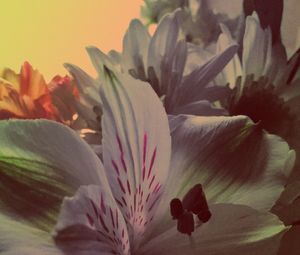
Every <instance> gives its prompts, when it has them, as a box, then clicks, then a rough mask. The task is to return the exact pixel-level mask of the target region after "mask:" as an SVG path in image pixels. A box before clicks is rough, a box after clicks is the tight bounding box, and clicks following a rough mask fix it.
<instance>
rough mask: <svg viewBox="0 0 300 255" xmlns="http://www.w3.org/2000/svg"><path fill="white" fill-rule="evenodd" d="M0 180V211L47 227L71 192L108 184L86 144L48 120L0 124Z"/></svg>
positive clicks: (4, 122)
mask: <svg viewBox="0 0 300 255" xmlns="http://www.w3.org/2000/svg"><path fill="white" fill-rule="evenodd" d="M0 176H1V180H2V182H1V192H0V201H1V203H0V206H1V205H2V206H3V205H6V206H8V207H9V208H10V209H12V210H13V212H17V213H18V214H19V215H21V216H24V217H25V219H26V220H29V221H31V220H33V218H39V219H41V220H42V221H44V220H45V221H46V222H44V223H46V225H47V223H49V222H51V223H53V221H54V220H55V217H54V218H53V216H54V215H53V213H54V214H56V212H57V210H58V207H59V205H60V203H61V201H62V198H63V197H64V196H65V195H66V194H69V192H70V191H71V190H74V189H77V188H78V187H79V186H80V185H81V184H93V183H94V184H100V183H101V184H103V185H105V183H107V180H106V178H105V173H104V170H103V166H102V164H101V162H100V160H99V159H98V157H97V155H96V154H95V153H94V152H93V151H92V149H91V148H90V147H89V145H88V144H87V143H85V142H84V141H83V140H82V139H80V137H79V136H77V134H76V133H75V132H74V131H72V130H71V129H69V128H67V127H66V126H63V125H61V124H58V123H56V122H51V121H47V120H34V121H24V120H10V121H1V122H0ZM106 185H107V186H108V184H106ZM45 227H46V226H45Z"/></svg>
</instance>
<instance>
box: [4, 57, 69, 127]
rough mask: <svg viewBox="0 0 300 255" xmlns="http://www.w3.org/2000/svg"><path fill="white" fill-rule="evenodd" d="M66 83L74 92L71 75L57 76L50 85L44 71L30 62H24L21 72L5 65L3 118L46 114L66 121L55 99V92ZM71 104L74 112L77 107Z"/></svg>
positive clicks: (49, 117) (50, 117) (47, 117)
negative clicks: (40, 70)
mask: <svg viewBox="0 0 300 255" xmlns="http://www.w3.org/2000/svg"><path fill="white" fill-rule="evenodd" d="M62 87H66V88H64V89H66V90H67V91H70V94H72V91H71V89H70V88H71V79H70V77H68V76H65V77H60V76H55V77H54V78H53V79H52V81H51V82H50V83H49V85H47V83H46V81H45V79H44V77H43V76H42V74H41V73H40V72H39V71H38V70H35V69H33V68H32V66H31V65H30V64H29V63H28V62H25V63H24V64H23V66H22V67H21V71H20V74H16V73H15V72H14V71H12V70H10V69H5V70H4V71H3V72H2V74H1V73H0V119H7V118H20V119H38V118H45V119H50V120H55V121H59V122H64V123H66V122H67V120H66V118H64V117H63V116H61V114H60V111H59V110H58V109H59V107H57V106H56V105H55V103H54V100H53V93H56V92H57V90H58V89H61V88H62ZM56 94H57V93H56ZM56 98H58V96H57V95H56ZM56 101H57V100H56ZM61 101H62V100H61ZM69 108H70V107H69ZM69 108H68V110H69V115H72V113H71V112H73V109H69ZM68 117H69V116H68Z"/></svg>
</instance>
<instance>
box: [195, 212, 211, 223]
mask: <svg viewBox="0 0 300 255" xmlns="http://www.w3.org/2000/svg"><path fill="white" fill-rule="evenodd" d="M197 216H198V219H199V220H200V221H202V222H203V223H205V222H208V221H209V219H210V217H211V212H210V211H209V210H207V211H201V212H200V213H198V214H197Z"/></svg>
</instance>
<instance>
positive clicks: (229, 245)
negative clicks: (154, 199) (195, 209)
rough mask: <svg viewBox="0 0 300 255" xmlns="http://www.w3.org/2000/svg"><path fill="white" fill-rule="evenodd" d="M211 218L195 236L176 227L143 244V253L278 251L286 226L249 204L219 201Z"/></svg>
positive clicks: (210, 254)
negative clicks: (181, 231) (188, 234)
mask: <svg viewBox="0 0 300 255" xmlns="http://www.w3.org/2000/svg"><path fill="white" fill-rule="evenodd" d="M210 210H211V212H212V217H211V219H210V220H209V221H208V222H207V223H204V224H202V225H200V226H199V227H197V228H196V229H195V232H193V233H192V236H191V237H188V236H187V235H184V234H181V233H179V232H178V231H177V229H176V228H172V229H170V230H168V231H166V232H164V233H162V234H161V235H158V236H156V237H154V238H153V239H152V240H150V241H148V243H146V244H145V245H144V246H142V247H141V251H140V253H139V254H143V255H148V254H149V255H150V254H162V255H167V254H175V255H176V254H178V255H179V254H186V255H189V254H191V255H192V254H205V255H222V254H224V255H225V254H226V255H227V254H231V255H235V254H236V255H240V254H247V255H253V254H255V255H265V254H270V255H272V254H274V255H275V254H277V251H278V248H279V245H280V240H281V237H282V235H283V234H284V231H285V230H286V228H285V227H284V226H283V224H282V223H281V222H280V221H279V220H278V219H277V217H276V216H275V215H272V214H271V213H268V212H259V211H257V210H254V209H252V208H250V207H248V206H244V205H232V204H215V205H212V206H211V208H210Z"/></svg>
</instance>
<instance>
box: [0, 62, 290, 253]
mask: <svg viewBox="0 0 300 255" xmlns="http://www.w3.org/2000/svg"><path fill="white" fill-rule="evenodd" d="M102 77H103V79H104V80H103V81H102V84H103V85H102V87H101V92H100V93H101V101H102V104H103V118H102V135H103V142H102V144H103V165H102V163H101V161H100V160H99V158H98V157H97V156H96V154H95V153H94V152H93V151H92V150H91V148H90V147H89V145H88V144H86V143H85V142H84V141H83V140H81V139H80V138H79V137H78V136H77V135H76V133H74V132H73V131H72V130H70V129H69V128H67V127H66V126H63V125H60V124H58V123H55V122H50V121H4V122H0V141H1V146H0V163H1V164H0V165H1V167H0V171H1V172H0V174H1V179H3V180H5V181H4V182H3V185H2V186H1V190H0V196H1V197H0V198H1V200H0V201H1V204H0V205H1V209H2V210H1V212H2V213H3V214H4V213H8V214H10V215H11V216H10V217H15V216H16V214H17V215H19V216H18V217H20V215H22V216H23V218H19V219H22V222H23V223H21V222H16V221H14V220H13V219H9V218H8V216H4V215H2V216H1V217H0V223H1V228H0V247H1V249H2V250H4V251H5V252H7V253H8V254H19V253H20V251H22V253H23V254H35V253H36V254H41V253H42V254H74V255H76V254H81V255H83V254H95V255H96V254H145V255H146V254H158V253H160V254H170V253H171V254H195V253H196V254H200V253H204V254H241V253H243V254H249V255H250V254H266V252H267V253H268V254H276V251H277V249H278V246H279V242H280V237H281V235H282V234H283V233H284V230H285V227H284V226H283V225H282V224H281V223H280V221H278V219H277V218H276V216H275V215H272V214H270V213H269V212H268V211H267V210H268V209H270V206H271V205H272V204H273V203H274V201H275V200H276V198H277V196H278V194H279V193H280V192H281V191H282V189H283V185H284V184H285V181H286V178H287V175H288V174H289V171H290V168H291V167H292V165H293V151H290V149H289V147H288V145H287V144H286V143H285V142H284V141H282V140H281V139H280V138H278V137H276V136H272V135H266V134H265V133H264V132H262V131H261V129H259V128H257V127H256V126H255V125H253V123H252V122H251V121H250V120H249V119H247V117H243V116H239V117H193V116H184V115H182V116H178V117H174V118H172V119H171V122H173V123H172V125H171V127H172V130H171V131H170V130H169V123H168V118H167V114H166V112H165V110H164V108H163V105H162V103H161V101H160V100H159V98H158V97H157V96H156V94H155V93H154V91H153V90H152V89H151V87H150V86H148V84H147V83H144V82H141V81H139V80H135V79H133V78H131V77H130V76H124V75H121V76H115V75H114V74H113V73H112V71H110V70H108V68H107V67H105V71H104V73H103V76H102ZM37 130H38V131H39V132H37ZM170 132H171V134H172V139H173V140H172V148H171V137H170ZM25 134H26V135H25ZM31 134H34V135H31ZM171 151H172V153H171ZM170 156H171V164H170ZM195 184H197V187H199V184H202V187H203V191H204V194H203V192H202V191H201V192H196V193H195V192H194V191H191V190H192V188H193V187H194V186H195ZM20 187H21V188H22V189H20ZM74 190H77V191H76V192H75V195H73V196H72V197H67V198H65V199H64V201H63V203H62V207H61V211H60V214H59V217H58V221H57V224H56V227H55V245H54V243H53V242H52V241H51V239H50V237H49V233H47V231H45V230H42V229H49V224H50V223H51V222H52V223H53V219H55V218H56V217H55V213H54V211H55V208H57V205H59V200H60V199H61V198H62V197H63V196H65V195H67V194H70V193H72V192H73V191H74ZM11 191H13V192H11ZM198 191H199V190H198ZM187 194H189V195H187ZM184 196H185V197H184ZM204 196H206V198H207V201H208V204H207V205H206V204H205V203H204V204H205V205H204V207H205V208H206V210H209V211H210V213H211V218H209V217H206V218H205V220H203V222H201V221H199V220H196V218H195V219H194V220H193V214H192V213H191V212H190V211H189V210H194V209H192V208H190V209H188V208H189V206H188V205H187V200H189V201H198V199H200V201H203V199H204ZM174 198H178V199H180V200H182V203H183V205H184V204H185V206H184V209H185V210H184V211H183V212H182V213H183V214H184V215H186V214H187V215H189V216H188V217H187V218H185V217H184V220H180V219H179V218H180V217H181V216H180V215H181V213H178V210H177V209H176V208H175V209H176V210H175V214H176V215H177V216H176V215H175V214H174V206H171V209H172V210H171V211H172V215H173V216H175V218H176V217H178V224H179V225H178V226H176V225H177V223H176V220H172V215H171V212H170V202H171V201H173V199H174ZM177 201H178V200H177ZM189 203H190V205H191V202H189ZM189 203H188V204H189ZM207 206H208V207H207ZM250 206H252V207H253V208H251V207H250ZM201 208H202V206H201V207H200V209H201ZM176 212H177V213H176ZM197 213H198V217H199V218H202V217H200V216H199V214H200V211H199V210H198V211H197ZM24 216H25V217H24ZM185 219H188V220H187V221H185ZM37 220H38V221H37ZM26 221H29V222H30V223H31V226H29V225H26V224H25V222H26ZM193 221H195V222H193ZM204 221H206V223H204ZM10 224H11V225H10ZM33 224H35V226H36V227H35V228H34V227H33V226H32V225H33ZM50 225H51V224H50ZM2 226H4V227H2ZM37 226H39V228H37ZM11 227H12V228H11ZM180 232H183V233H187V234H191V237H188V236H187V235H186V234H183V233H180Z"/></svg>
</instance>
